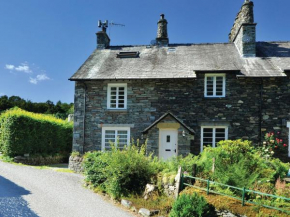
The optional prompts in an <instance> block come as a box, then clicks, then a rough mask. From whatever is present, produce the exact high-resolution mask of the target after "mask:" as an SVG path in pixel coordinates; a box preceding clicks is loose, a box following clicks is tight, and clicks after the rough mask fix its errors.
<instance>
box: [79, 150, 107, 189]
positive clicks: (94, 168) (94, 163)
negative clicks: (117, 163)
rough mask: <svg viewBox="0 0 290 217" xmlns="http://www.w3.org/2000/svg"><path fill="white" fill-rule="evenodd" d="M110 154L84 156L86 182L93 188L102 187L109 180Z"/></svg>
mask: <svg viewBox="0 0 290 217" xmlns="http://www.w3.org/2000/svg"><path fill="white" fill-rule="evenodd" d="M109 157H110V156H109V153H108V152H100V151H94V152H87V153H86V154H85V155H84V162H83V165H84V174H85V176H86V179H85V180H86V182H87V183H89V184H90V185H92V186H93V187H98V186H99V185H102V184H103V183H104V182H105V181H106V180H107V178H106V177H107V171H106V168H107V166H108V163H107V161H108V158H109Z"/></svg>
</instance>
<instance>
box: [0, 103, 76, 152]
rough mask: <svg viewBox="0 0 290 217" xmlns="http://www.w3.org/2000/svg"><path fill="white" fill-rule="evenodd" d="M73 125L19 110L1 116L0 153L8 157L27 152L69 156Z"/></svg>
mask: <svg viewBox="0 0 290 217" xmlns="http://www.w3.org/2000/svg"><path fill="white" fill-rule="evenodd" d="M72 129H73V125H72V123H68V122H66V121H63V120H60V119H57V118H55V117H52V116H50V115H42V114H35V113H31V112H27V111H24V110H22V109H19V108H13V109H10V110H8V111H6V112H4V113H2V114H1V116H0V151H1V152H2V153H3V154H4V155H6V156H10V157H14V156H16V155H23V154H26V153H29V154H31V155H33V154H42V155H50V154H56V153H62V154H68V153H70V152H71V147H72Z"/></svg>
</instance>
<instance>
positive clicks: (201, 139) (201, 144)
mask: <svg viewBox="0 0 290 217" xmlns="http://www.w3.org/2000/svg"><path fill="white" fill-rule="evenodd" d="M204 128H212V129H214V133H213V137H212V147H213V148H215V147H216V146H215V137H216V131H215V130H216V129H217V128H223V129H225V140H228V129H229V128H228V127H227V126H202V127H201V136H200V152H202V151H203V129H204Z"/></svg>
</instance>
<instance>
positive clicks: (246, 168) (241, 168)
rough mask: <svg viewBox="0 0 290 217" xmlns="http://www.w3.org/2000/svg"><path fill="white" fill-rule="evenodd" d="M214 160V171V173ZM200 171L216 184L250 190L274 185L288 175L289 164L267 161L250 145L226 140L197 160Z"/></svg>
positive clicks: (244, 142)
mask: <svg viewBox="0 0 290 217" xmlns="http://www.w3.org/2000/svg"><path fill="white" fill-rule="evenodd" d="M213 160H214V161H215V163H214V164H215V170H214V172H213V171H212V167H213ZM197 165H198V171H199V172H200V173H201V174H207V175H208V177H204V178H210V179H212V180H214V181H216V182H220V183H223V184H228V185H233V186H238V187H247V188H250V187H251V186H252V185H253V184H254V183H255V182H256V181H271V182H272V183H274V182H275V180H276V179H277V178H278V177H279V176H280V177H281V178H284V177H285V176H286V173H287V167H289V166H288V165H287V164H284V163H282V162H281V161H280V160H279V159H273V160H268V161H266V160H265V159H263V158H262V157H261V155H260V154H259V152H258V151H257V150H256V149H255V148H254V147H253V146H252V145H251V142H249V141H242V140H235V141H231V140H227V141H221V142H219V143H218V147H217V148H211V147H207V148H205V150H204V151H203V152H202V153H201V154H200V156H199V159H198V160H197Z"/></svg>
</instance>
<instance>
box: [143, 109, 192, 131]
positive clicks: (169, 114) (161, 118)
mask: <svg viewBox="0 0 290 217" xmlns="http://www.w3.org/2000/svg"><path fill="white" fill-rule="evenodd" d="M167 116H171V117H172V118H173V119H174V120H176V122H177V123H179V124H180V125H181V126H183V127H184V128H185V129H187V130H188V131H189V132H190V133H191V134H195V131H194V130H193V129H191V128H190V127H188V126H187V125H186V124H185V123H183V122H182V121H181V120H179V119H178V118H177V117H176V116H175V115H173V114H172V113H171V112H167V113H165V114H164V115H162V116H161V117H160V118H158V119H157V120H156V121H154V122H153V123H152V124H151V125H150V126H149V127H147V128H146V129H145V130H143V132H142V133H143V134H146V133H148V131H149V130H150V129H151V128H152V127H154V126H155V125H156V124H158V123H159V122H160V121H162V120H163V119H164V118H166V117H167Z"/></svg>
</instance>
